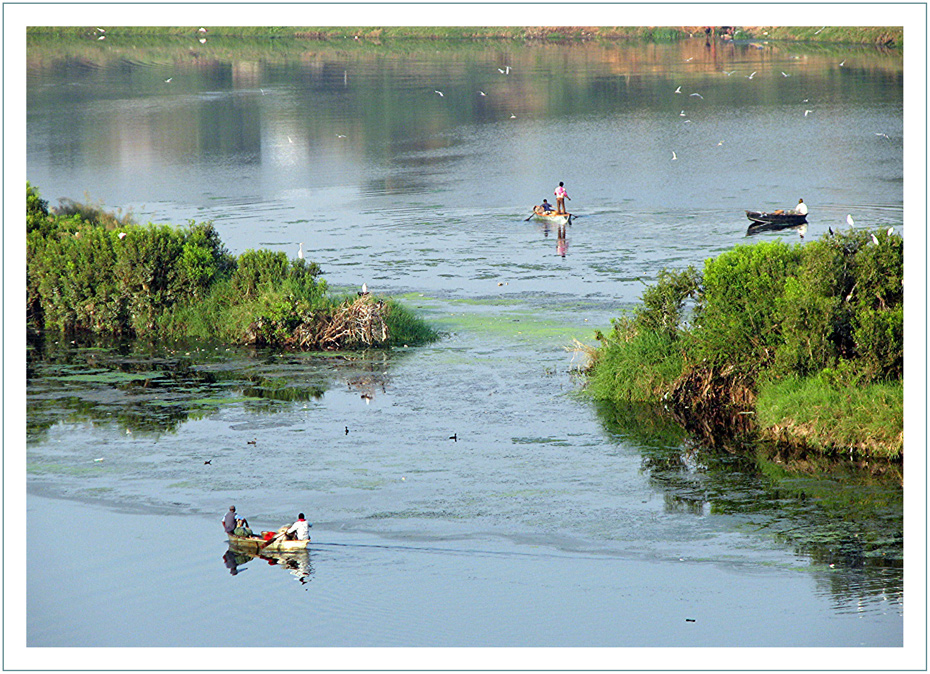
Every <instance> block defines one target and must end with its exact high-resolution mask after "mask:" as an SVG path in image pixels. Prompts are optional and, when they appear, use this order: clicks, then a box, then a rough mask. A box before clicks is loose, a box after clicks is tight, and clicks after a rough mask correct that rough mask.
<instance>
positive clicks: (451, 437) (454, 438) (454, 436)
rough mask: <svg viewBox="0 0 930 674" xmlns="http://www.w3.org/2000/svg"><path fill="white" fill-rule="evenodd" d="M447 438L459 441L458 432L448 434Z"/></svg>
mask: <svg viewBox="0 0 930 674" xmlns="http://www.w3.org/2000/svg"><path fill="white" fill-rule="evenodd" d="M449 439H450V440H455V441H456V442H458V441H459V434H458V433H455V434H454V435H450V436H449Z"/></svg>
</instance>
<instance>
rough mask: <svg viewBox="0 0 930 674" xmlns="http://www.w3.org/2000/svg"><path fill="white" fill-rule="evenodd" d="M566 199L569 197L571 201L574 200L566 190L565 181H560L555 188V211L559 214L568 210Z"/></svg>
mask: <svg viewBox="0 0 930 674" xmlns="http://www.w3.org/2000/svg"><path fill="white" fill-rule="evenodd" d="M566 199H568V200H569V201H571V200H572V198H571V197H570V196H568V192H567V191H566V190H565V183H563V182H560V183H559V186H558V187H556V188H555V212H556V213H558V214H559V215H561V214H563V213H565V212H566V211H565V200H566Z"/></svg>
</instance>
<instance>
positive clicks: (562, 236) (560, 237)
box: [539, 222, 568, 257]
mask: <svg viewBox="0 0 930 674" xmlns="http://www.w3.org/2000/svg"><path fill="white" fill-rule="evenodd" d="M539 229H540V230H541V231H542V235H543V238H546V239H548V238H549V235H550V234H551V233H552V231H553V229H554V230H555V238H556V241H555V252H556V255H558V256H559V257H565V256H566V255H567V254H568V225H558V226H556V227H552V225H550V224H549V223H548V222H546V223H543V224H542V225H540V226H539Z"/></svg>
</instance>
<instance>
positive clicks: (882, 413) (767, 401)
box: [756, 374, 904, 459]
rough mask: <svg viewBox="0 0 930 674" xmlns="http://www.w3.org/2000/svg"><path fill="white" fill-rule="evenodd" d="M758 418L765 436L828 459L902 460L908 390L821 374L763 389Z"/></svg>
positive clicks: (893, 384) (892, 384) (895, 384)
mask: <svg viewBox="0 0 930 674" xmlns="http://www.w3.org/2000/svg"><path fill="white" fill-rule="evenodd" d="M756 418H757V421H758V423H759V425H760V427H762V428H764V429H766V431H765V434H766V435H768V436H770V437H773V438H777V439H782V440H783V439H785V437H786V436H787V437H791V438H793V439H795V440H799V441H801V442H802V443H803V444H805V445H807V446H809V447H811V448H814V449H817V450H818V451H820V452H822V453H825V454H838V453H853V454H858V455H863V456H871V457H876V458H884V459H900V458H901V457H902V456H903V453H904V434H903V430H902V429H903V426H904V389H903V386H902V384H901V382H900V380H899V381H892V382H879V383H871V384H861V383H859V382H847V383H841V382H838V381H836V379H835V378H833V377H831V376H829V375H826V374H818V375H816V376H812V377H788V378H785V379H782V380H780V381H775V382H768V383H766V384H763V385H762V386H760V389H759V392H758V397H757V400H756Z"/></svg>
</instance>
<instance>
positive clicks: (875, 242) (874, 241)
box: [872, 234, 878, 246]
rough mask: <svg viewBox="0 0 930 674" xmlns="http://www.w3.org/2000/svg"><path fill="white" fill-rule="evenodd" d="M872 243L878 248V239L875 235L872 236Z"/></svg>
mask: <svg viewBox="0 0 930 674" xmlns="http://www.w3.org/2000/svg"><path fill="white" fill-rule="evenodd" d="M872 243H874V244H875V245H876V246H877V245H878V237H877V236H875V235H874V234H873V235H872Z"/></svg>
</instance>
